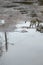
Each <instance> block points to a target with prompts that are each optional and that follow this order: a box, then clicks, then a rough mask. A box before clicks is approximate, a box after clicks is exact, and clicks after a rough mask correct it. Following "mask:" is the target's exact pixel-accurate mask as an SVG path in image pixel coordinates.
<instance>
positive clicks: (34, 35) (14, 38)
mask: <svg viewBox="0 0 43 65" xmlns="http://www.w3.org/2000/svg"><path fill="white" fill-rule="evenodd" d="M27 23H28V22H27ZM27 23H26V24H24V23H23V24H18V25H17V27H18V28H17V29H16V30H15V32H7V39H8V44H7V48H6V46H5V39H4V33H0V34H1V37H2V38H1V41H3V44H2V47H0V65H43V33H40V32H37V31H36V30H35V29H26V28H25V29H24V28H21V27H22V26H23V25H24V26H26V25H27V26H28V24H27ZM21 29H22V30H27V32H21Z"/></svg>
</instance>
